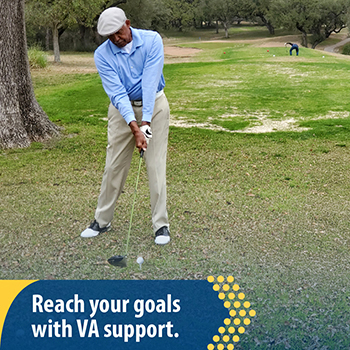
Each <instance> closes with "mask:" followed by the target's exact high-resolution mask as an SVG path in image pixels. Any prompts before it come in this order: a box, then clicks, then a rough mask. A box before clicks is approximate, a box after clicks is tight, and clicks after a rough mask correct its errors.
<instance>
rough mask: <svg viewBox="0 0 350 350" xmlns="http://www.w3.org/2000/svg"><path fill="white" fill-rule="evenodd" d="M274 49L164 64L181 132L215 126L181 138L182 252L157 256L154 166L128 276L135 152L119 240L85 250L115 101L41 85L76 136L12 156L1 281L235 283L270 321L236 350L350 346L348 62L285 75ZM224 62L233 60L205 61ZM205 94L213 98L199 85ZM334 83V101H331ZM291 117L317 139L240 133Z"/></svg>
mask: <svg viewBox="0 0 350 350" xmlns="http://www.w3.org/2000/svg"><path fill="white" fill-rule="evenodd" d="M218 50H220V51H218ZM261 50H263V51H254V50H253V51H252V50H251V48H247V50H246V51H245V50H244V48H243V47H242V48H240V49H239V50H237V51H236V50H232V52H231V53H230V58H229V59H228V60H227V59H226V58H225V57H226V56H225V57H223V56H222V47H220V48H219V49H217V50H216V49H213V50H212V51H210V50H209V51H208V49H203V53H201V54H200V56H198V60H199V61H200V62H198V63H187V64H182V65H176V64H175V65H173V64H172V65H169V66H166V67H165V77H166V79H167V81H168V85H167V95H168V98H169V100H170V103H171V105H172V111H173V112H172V114H173V117H174V119H176V120H177V121H181V122H182V123H184V124H188V123H190V122H192V123H203V124H206V125H208V128H207V129H201V128H198V127H197V128H182V127H174V126H173V127H171V130H170V138H169V151H168V197H169V201H168V206H169V215H170V221H171V233H172V242H171V243H170V244H169V245H168V246H165V247H157V246H155V244H154V243H153V235H152V230H151V218H150V208H149V194H148V185H147V176H146V172H145V168H144V167H143V168H142V173H141V177H140V184H139V191H138V197H137V204H136V208H135V215H134V224H133V232H132V242H131V244H130V259H129V266H128V267H127V268H126V269H122V270H120V269H116V268H114V267H112V266H110V265H109V264H107V262H106V259H107V258H108V257H110V256H111V255H114V254H117V253H118V254H119V253H123V252H124V249H125V243H126V233H127V229H128V222H129V218H130V210H131V204H132V203H131V202H132V194H133V189H134V185H135V179H136V178H135V176H136V169H137V162H138V157H137V155H136V152H135V157H134V159H133V163H132V167H131V171H130V176H129V177H128V180H127V183H126V186H125V189H124V193H123V194H122V195H121V198H120V201H119V202H118V204H117V208H116V215H115V218H114V220H113V229H112V231H110V232H108V233H106V234H102V235H101V236H99V237H97V238H95V239H92V240H84V239H81V238H80V236H79V235H80V232H81V231H82V230H83V229H84V228H85V227H86V226H87V224H88V223H89V220H92V218H93V214H94V210H95V206H96V201H97V196H98V194H99V187H100V181H101V177H102V172H103V166H104V157H105V147H106V126H107V125H106V121H104V120H103V118H104V117H105V116H106V113H107V106H108V99H107V98H106V96H105V94H104V92H103V89H102V86H101V83H100V81H99V78H98V76H97V75H96V74H83V75H82V74H77V75H72V74H69V75H68V74H65V75H62V74H60V75H52V76H48V77H45V76H43V75H41V74H35V73H33V76H34V82H35V88H36V94H37V97H38V100H39V102H40V103H41V105H42V106H43V108H44V109H45V111H46V112H47V113H48V115H49V116H50V118H51V119H52V120H53V121H55V122H56V123H57V124H59V125H61V126H64V128H65V131H64V133H63V135H62V137H61V138H60V139H58V140H52V142H49V143H47V144H37V143H34V144H32V146H31V147H30V148H28V149H24V150H7V151H1V154H0V172H1V177H0V183H1V189H2V201H1V205H0V217H1V222H2V225H1V228H0V242H1V246H0V252H1V254H0V264H1V268H0V274H1V278H3V279H22V278H23V279H203V278H205V277H206V276H208V275H218V274H223V275H228V274H230V275H231V274H232V275H233V276H234V277H235V279H236V281H237V283H239V285H240V287H241V289H242V291H244V292H245V294H246V295H247V297H248V296H249V301H251V303H252V306H253V307H254V309H255V310H256V311H257V317H256V319H255V321H254V322H253V323H252V324H251V325H250V326H249V328H248V327H247V332H246V333H245V335H244V337H242V339H241V341H240V343H238V345H237V346H235V348H237V349H254V348H259V349H271V348H274V349H348V348H349V347H350V341H349V336H348V334H349V327H350V324H349V321H348V313H349V311H350V305H349V298H350V292H349V290H350V278H349V276H350V274H349V266H350V254H349V248H350V240H349V233H350V232H349V231H350V227H349V222H350V201H349V196H348V193H349V191H350V188H349V187H350V178H349V177H350V152H349V145H350V142H349V130H350V122H349V118H348V102H347V99H346V98H344V96H345V95H344V94H345V92H344V93H343V92H341V91H340V90H338V89H337V88H335V87H334V85H335V82H336V80H335V79H333V78H332V76H333V75H334V73H335V72H341V73H342V75H340V76H337V78H338V80H339V86H341V87H342V89H343V88H344V87H345V86H346V79H347V74H348V73H347V72H346V69H347V67H348V66H347V65H348V63H346V62H345V63H344V61H343V60H342V59H339V58H336V59H335V58H333V56H332V58H327V60H328V61H326V62H324V61H323V60H322V57H318V56H317V55H318V54H317V53H316V52H315V53H314V52H311V53H310V56H309V57H306V58H303V59H302V62H299V61H295V59H293V61H291V62H288V64H287V63H285V62H286V60H287V58H283V62H282V63H281V62H280V63H278V61H273V58H271V57H267V58H266V57H265V56H266V55H265V52H266V49H261ZM227 52H229V51H227ZM210 54H211V55H212V56H213V59H218V60H220V61H221V63H219V64H213V63H208V62H207V64H205V62H203V61H201V60H206V59H207V58H208V57H209V55H210ZM225 55H226V54H225ZM252 55H256V56H254V57H253V58H252ZM263 55H265V56H263ZM259 57H260V58H259ZM63 59H64V58H63ZM259 59H260V60H261V64H260V65H261V67H264V64H267V63H268V64H269V68H268V70H266V69H265V68H262V71H261V74H257V73H258V70H257V67H258V62H259ZM267 61H268V62H267ZM271 65H272V66H273V67H274V68H273V69H272V70H271ZM278 65H280V67H281V69H282V70H281V71H282V72H284V73H285V74H277V77H279V78H278V79H280V80H278V81H275V79H276V76H273V77H271V78H269V77H265V78H264V74H263V73H266V72H268V71H278ZM318 69H319V71H320V72H321V71H322V73H323V75H322V76H327V77H329V78H322V76H321V75H320V77H318V79H315V81H308V79H309V77H307V75H305V76H302V75H301V76H298V79H301V80H302V82H301V83H299V84H301V85H299V87H297V88H293V89H290V86H289V85H288V84H287V82H289V79H292V78H291V77H290V74H291V73H293V74H294V73H295V72H298V73H299V72H301V74H304V73H305V74H306V73H308V74H309V75H310V74H311V72H314V71H315V70H318ZM222 72H224V73H225V74H224V77H222V74H221V73H222ZM232 72H233V73H232ZM229 74H232V75H229ZM265 75H266V74H265ZM211 76H212V78H211ZM312 76H315V75H314V73H312ZM204 77H205V78H204ZM215 77H219V79H218V80H219V81H224V82H225V81H227V82H229V80H230V79H233V81H242V82H243V83H242V84H240V85H243V86H242V87H241V88H240V90H239V91H237V90H236V89H235V87H233V88H232V87H231V86H230V85H225V83H224V84H222V88H221V87H220V86H213V85H210V84H214V82H215V80H216V78H215ZM204 79H205V80H207V81H208V84H209V85H208V86H209V89H205V81H204ZM262 79H265V80H262ZM283 79H284V80H283ZM293 79H294V78H293ZM194 81H197V82H198V83H200V84H201V85H198V87H197V88H196V84H193V82H194ZM320 83H322V88H323V89H324V88H325V87H327V88H328V90H327V92H328V98H326V94H325V93H324V94H323V93H322V89H321V88H319V87H318V84H320ZM286 89H288V91H289V95H287V94H286V93H285V90H286ZM306 89H308V90H310V93H308V94H306V93H305V90H306ZM232 90H233V91H232ZM298 91H300V94H298ZM346 91H348V90H346ZM329 92H331V94H329ZM310 104H311V106H310ZM277 112H278V113H277ZM221 116H225V118H221ZM262 116H264V118H263V117H262ZM260 117H261V118H260ZM259 118H260V119H259ZM291 118H293V120H295V121H296V122H295V124H296V125H297V126H298V127H300V128H304V131H300V132H281V131H278V130H274V132H271V133H263V134H252V133H242V132H240V133H239V132H237V130H244V128H246V127H253V126H254V125H255V124H259V123H260V124H262V125H263V123H264V121H265V120H269V121H271V122H276V123H278V122H282V121H283V120H291ZM225 122H229V123H231V124H223V123H225ZM245 122H249V126H243V124H244V123H245ZM239 123H242V124H241V128H240V129H237V125H239ZM254 123H255V124H254ZM222 124H223V125H222ZM210 127H221V128H225V130H234V128H236V129H235V130H234V131H236V132H234V133H231V132H226V131H217V130H210V129H209V128H210ZM139 255H142V256H143V257H144V259H145V263H144V264H143V268H142V270H140V269H139V266H138V264H137V263H136V258H137V256H139Z"/></svg>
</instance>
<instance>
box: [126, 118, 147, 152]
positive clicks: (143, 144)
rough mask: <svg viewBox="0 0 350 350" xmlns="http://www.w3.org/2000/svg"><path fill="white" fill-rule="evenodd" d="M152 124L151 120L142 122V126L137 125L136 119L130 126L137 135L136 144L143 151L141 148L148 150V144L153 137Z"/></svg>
mask: <svg viewBox="0 0 350 350" xmlns="http://www.w3.org/2000/svg"><path fill="white" fill-rule="evenodd" d="M150 125H151V124H150V123H149V122H142V123H141V126H140V127H139V126H138V125H137V122H136V121H132V122H131V123H130V124H129V127H130V129H131V131H132V133H133V135H134V137H135V145H136V147H137V148H138V149H139V151H140V152H141V150H144V151H146V149H147V145H148V143H149V141H150V139H151V138H152V130H151V126H150Z"/></svg>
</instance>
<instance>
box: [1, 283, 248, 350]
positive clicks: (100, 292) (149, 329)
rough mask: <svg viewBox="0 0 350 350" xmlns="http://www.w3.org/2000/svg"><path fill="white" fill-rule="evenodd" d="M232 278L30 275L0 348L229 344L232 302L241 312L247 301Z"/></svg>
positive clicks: (205, 346) (5, 327)
mask: <svg viewBox="0 0 350 350" xmlns="http://www.w3.org/2000/svg"><path fill="white" fill-rule="evenodd" d="M231 280H232V281H233V278H231ZM208 282H209V283H208ZM214 282H215V283H214ZM235 286H236V290H237V287H238V286H237V285H232V283H231V284H229V283H228V282H227V281H226V280H225V281H224V278H223V277H222V281H221V283H218V282H217V281H216V280H215V281H214V278H213V277H211V280H210V278H208V281H188V280H187V281H32V283H31V284H29V285H28V286H26V287H25V288H24V289H23V290H22V291H20V292H19V294H18V295H17V297H15V299H14V300H13V302H12V303H11V306H10V307H9V310H8V312H7V316H6V319H5V322H4V325H3V330H2V337H1V350H8V349H11V350H15V349H26V350H31V349H45V350H51V349H52V350H54V349H60V350H61V349H65V350H69V349H84V350H89V349H98V348H99V347H103V349H104V350H108V349H113V350H116V349H123V350H128V349H133V350H138V349H152V350H158V349H159V350H164V349H167V350H172V349H174V350H175V349H179V348H182V349H214V348H218V349H220V347H222V348H224V347H225V348H228V349H229V348H230V347H229V346H228V344H231V343H232V344H233V341H232V339H233V336H232V334H235V336H236V338H237V337H238V336H237V334H239V333H238V328H237V327H236V326H234V324H233V322H234V321H235V320H238V318H236V319H235V318H234V315H236V314H237V311H238V309H239V307H241V309H242V312H244V315H246V314H247V312H249V307H248V305H247V304H246V311H244V306H243V300H242V303H241V302H240V301H239V300H240V299H244V296H242V295H243V293H241V296H240V295H239V294H237V293H236V294H234V293H235V290H234V289H235ZM238 288H239V287H238ZM234 302H236V306H235V307H234ZM237 303H238V304H239V307H237ZM246 303H247V302H246ZM248 304H249V303H248ZM234 310H237V311H234ZM241 315H243V314H242V313H241ZM244 315H243V316H244ZM244 320H245V321H246V320H248V319H247V318H244V317H241V320H239V321H238V322H239V323H240V322H241V321H242V325H243V322H245V321H244ZM248 321H249V320H248ZM235 323H236V321H235ZM236 324H237V323H236ZM245 324H247V323H245ZM233 326H234V327H236V328H234V327H233ZM240 329H243V330H244V328H243V327H241V328H240ZM232 330H233V331H232ZM230 333H231V334H230ZM241 333H242V332H241ZM225 336H226V340H225ZM222 339H224V340H223V341H222ZM237 339H238V338H237ZM237 341H238V340H237ZM221 343H222V344H221ZM231 348H233V345H231Z"/></svg>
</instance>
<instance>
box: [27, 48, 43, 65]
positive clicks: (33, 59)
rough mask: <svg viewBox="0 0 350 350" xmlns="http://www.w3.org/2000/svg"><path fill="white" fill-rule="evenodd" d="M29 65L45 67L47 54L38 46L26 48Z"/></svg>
mask: <svg viewBox="0 0 350 350" xmlns="http://www.w3.org/2000/svg"><path fill="white" fill-rule="evenodd" d="M28 58H29V65H30V67H31V68H45V67H46V66H47V55H46V53H45V52H44V51H42V50H41V48H40V47H38V46H32V47H30V48H29V49H28Z"/></svg>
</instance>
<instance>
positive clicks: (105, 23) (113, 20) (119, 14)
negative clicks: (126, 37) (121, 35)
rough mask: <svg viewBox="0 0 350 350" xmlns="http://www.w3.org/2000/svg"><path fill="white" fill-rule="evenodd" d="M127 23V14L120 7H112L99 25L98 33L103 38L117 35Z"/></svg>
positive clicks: (105, 11) (103, 14) (104, 14)
mask: <svg viewBox="0 0 350 350" xmlns="http://www.w3.org/2000/svg"><path fill="white" fill-rule="evenodd" d="M125 21H126V16H125V12H124V11H123V10H122V9H120V8H119V7H110V8H108V9H107V10H104V11H103V12H102V13H101V15H100V18H99V19H98V23H97V32H98V34H100V35H101V36H108V35H111V34H114V33H116V32H117V31H118V30H119V29H120V28H121V27H122V26H123V25H124V24H125Z"/></svg>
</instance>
